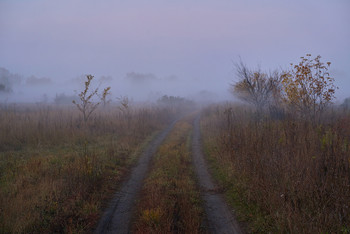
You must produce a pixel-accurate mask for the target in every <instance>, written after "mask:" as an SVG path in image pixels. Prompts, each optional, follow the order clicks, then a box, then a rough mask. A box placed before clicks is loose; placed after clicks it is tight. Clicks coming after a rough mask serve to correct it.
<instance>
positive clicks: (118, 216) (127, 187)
mask: <svg viewBox="0 0 350 234" xmlns="http://www.w3.org/2000/svg"><path fill="white" fill-rule="evenodd" d="M176 122H177V121H174V122H173V123H172V124H170V125H169V126H168V127H167V128H166V129H165V130H163V131H162V132H161V133H160V134H159V135H158V136H157V137H156V138H155V139H154V140H153V141H152V142H151V143H150V144H149V146H148V148H147V149H146V150H145V151H144V152H143V153H142V154H141V156H140V159H139V161H138V163H137V165H136V166H135V167H133V168H132V170H131V173H130V177H129V178H128V179H127V180H125V182H124V183H123V184H122V186H121V189H120V191H118V192H117V193H116V194H115V195H114V197H113V199H112V201H111V203H110V205H109V206H108V208H107V209H106V211H105V212H104V214H103V216H102V218H101V220H100V222H99V223H98V226H97V228H96V230H95V233H129V227H130V220H131V217H132V214H133V211H134V206H135V200H136V199H137V198H138V195H139V194H140V191H141V188H142V184H143V180H144V178H145V176H146V173H147V170H148V168H149V163H150V161H151V159H152V157H153V155H154V154H155V153H156V151H157V149H158V147H159V146H160V145H161V143H162V142H163V141H164V139H165V138H166V136H167V135H168V134H169V132H170V131H171V130H172V128H173V127H174V125H175V123H176Z"/></svg>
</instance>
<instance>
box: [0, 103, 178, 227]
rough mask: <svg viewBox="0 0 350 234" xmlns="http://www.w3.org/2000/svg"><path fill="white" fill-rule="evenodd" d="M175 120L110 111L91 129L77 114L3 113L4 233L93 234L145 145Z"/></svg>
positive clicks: (0, 203) (156, 113)
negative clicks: (103, 211) (100, 217)
mask: <svg viewBox="0 0 350 234" xmlns="http://www.w3.org/2000/svg"><path fill="white" fill-rule="evenodd" d="M173 114H174V113H171V112H169V111H168V110H167V109H165V108H163V109H160V108H156V107H147V108H145V107H142V108H141V107H139V108H136V107H135V108H134V109H133V110H130V111H128V113H121V112H120V111H118V109H117V108H110V109H104V110H100V111H98V112H96V114H95V115H94V116H92V117H91V119H90V120H89V123H88V124H87V125H84V124H83V122H82V121H81V116H80V113H79V112H78V111H77V110H76V109H74V108H71V107H58V106H35V105H25V106H18V105H17V106H10V107H7V108H2V109H1V111H0V142H1V144H0V233H28V232H30V233H52V232H60V233H62V232H65V233H80V232H89V231H91V230H92V229H93V228H94V226H95V225H96V222H97V220H98V218H99V215H100V213H101V209H102V208H103V206H104V205H105V203H104V202H105V201H106V200H108V199H109V198H110V197H111V195H112V194H113V193H114V191H115V190H116V188H117V185H118V181H120V180H121V178H122V177H123V176H124V175H125V173H127V171H128V168H130V166H131V165H132V163H133V162H135V159H136V158H137V155H138V152H139V151H140V150H141V148H142V147H143V143H145V142H147V141H148V140H150V138H151V137H152V134H154V133H155V132H156V131H158V130H160V129H162V128H163V127H164V126H165V125H166V124H167V123H168V122H169V121H170V120H171V116H172V115H173Z"/></svg>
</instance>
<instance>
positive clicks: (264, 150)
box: [202, 105, 350, 233]
mask: <svg viewBox="0 0 350 234" xmlns="http://www.w3.org/2000/svg"><path fill="white" fill-rule="evenodd" d="M257 117H258V118H257ZM202 131H203V138H204V143H205V148H206V152H207V155H208V159H209V160H210V162H211V167H212V171H213V173H214V175H215V177H216V179H217V180H218V181H219V183H220V185H221V186H222V187H223V189H224V190H225V191H226V195H227V198H228V200H229V201H230V203H231V204H232V205H234V207H235V209H236V211H237V213H238V214H239V217H240V219H241V221H242V220H243V221H245V222H247V223H248V226H249V228H250V229H249V230H250V231H251V232H259V233H261V232H265V233H267V232H276V233H341V232H343V233H347V232H349V231H350V218H349V217H350V207H349V204H350V147H349V142H350V114H349V113H344V112H342V113H340V111H338V110H333V111H331V112H329V113H325V114H324V115H323V117H322V119H321V120H320V122H319V123H314V122H313V121H309V120H303V119H301V118H298V117H295V116H294V115H293V114H289V115H287V116H284V117H283V118H280V119H278V120H276V119H273V118H271V117H270V115H268V114H265V115H261V114H259V115H257V113H256V112H255V111H252V110H251V109H250V108H248V107H243V106H237V105H221V106H212V107H211V108H208V109H206V111H205V113H204V114H203V119H202Z"/></svg>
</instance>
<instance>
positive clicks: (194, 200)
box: [132, 119, 204, 233]
mask: <svg viewBox="0 0 350 234" xmlns="http://www.w3.org/2000/svg"><path fill="white" fill-rule="evenodd" d="M188 121H190V119H188V120H187V121H185V120H183V121H181V122H179V123H177V124H176V125H175V127H174V130H173V131H172V132H171V134H170V135H169V136H168V138H167V139H166V141H165V142H164V143H163V144H162V145H161V146H160V148H159V150H158V152H157V154H156V155H155V157H154V159H153V162H152V163H153V166H152V168H151V172H150V174H149V175H148V177H147V178H146V180H145V183H144V187H143V190H142V193H141V197H140V200H139V203H138V205H137V210H136V215H135V220H134V222H133V226H132V230H133V232H135V233H200V232H203V231H204V230H202V228H201V224H202V222H203V217H204V211H203V209H202V206H201V203H202V202H201V199H200V193H199V190H198V188H197V187H196V182H195V179H194V178H195V175H194V171H193V165H192V163H191V154H190V150H189V149H190V139H191V132H192V125H191V124H190V123H189V122H188Z"/></svg>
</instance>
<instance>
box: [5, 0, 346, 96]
mask: <svg viewBox="0 0 350 234" xmlns="http://www.w3.org/2000/svg"><path fill="white" fill-rule="evenodd" d="M349 10H350V3H349V2H348V1H346V0H337V1H313V0H308V1H293V2H288V3H287V2H281V1H276V0H270V1H264V3H262V2H261V1H249V2H246V1H220V2H218V1H201V2H200V3H199V2H196V1H176V2H172V3H169V2H167V3H166V2H161V1H156V0H152V1H147V2H146V1H134V2H126V1H101V2H99V3H96V2H94V1H82V0H78V1H74V2H72V1H60V2H51V1H50V2H48V1H43V0H35V1H18V0H14V1H7V0H5V1H1V2H0V35H1V36H0V51H1V53H0V85H1V86H0V101H1V102H53V101H54V99H55V97H56V96H57V95H62V94H64V95H66V96H72V95H74V94H75V93H76V92H75V90H81V89H82V86H83V83H82V82H83V79H82V77H83V78H84V75H86V74H92V75H94V76H95V80H94V82H95V84H96V85H97V86H98V85H99V84H101V87H104V86H111V93H112V96H113V100H116V98H117V97H120V96H128V97H130V98H132V99H133V100H135V101H154V100H157V99H158V98H159V97H161V96H162V95H173V96H182V97H186V98H190V99H197V100H198V99H199V100H232V99H233V96H232V95H231V94H230V93H229V91H228V89H229V85H230V84H231V83H232V82H234V81H235V72H234V63H235V62H238V61H239V57H241V58H242V60H243V61H244V62H245V63H246V64H247V65H248V66H250V67H257V66H261V68H262V69H263V70H266V71H269V70H274V69H287V68H289V64H290V63H292V62H293V63H296V62H298V60H299V57H300V56H304V55H305V54H307V53H311V54H312V55H313V56H316V55H321V56H322V59H323V61H324V62H326V61H330V62H332V66H331V70H330V73H331V76H332V77H334V78H335V80H336V85H337V86H339V90H337V94H336V96H337V98H338V100H337V102H341V101H342V100H343V99H344V98H346V97H349V96H350V91H349V88H348V87H350V81H349V77H350V67H349V66H348V64H349V62H350V53H349V52H350V46H349V43H348V38H349V37H350V29H349V27H348V22H350V16H349V14H348V13H349Z"/></svg>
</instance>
